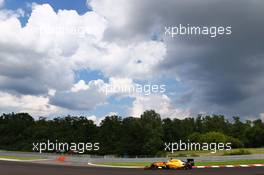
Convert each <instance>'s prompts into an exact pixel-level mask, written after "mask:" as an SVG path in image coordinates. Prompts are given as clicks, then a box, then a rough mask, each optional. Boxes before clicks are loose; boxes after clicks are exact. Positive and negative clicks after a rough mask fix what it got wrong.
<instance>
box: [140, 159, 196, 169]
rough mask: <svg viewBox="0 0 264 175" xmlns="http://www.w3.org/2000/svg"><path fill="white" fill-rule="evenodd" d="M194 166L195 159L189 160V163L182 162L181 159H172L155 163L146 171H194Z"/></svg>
mask: <svg viewBox="0 0 264 175" xmlns="http://www.w3.org/2000/svg"><path fill="white" fill-rule="evenodd" d="M193 166H194V159H187V161H182V160H179V159H170V160H168V161H167V162H154V163H152V164H151V165H150V166H149V167H145V169H183V170H188V169H192V167H193Z"/></svg>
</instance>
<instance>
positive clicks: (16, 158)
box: [0, 156, 42, 160]
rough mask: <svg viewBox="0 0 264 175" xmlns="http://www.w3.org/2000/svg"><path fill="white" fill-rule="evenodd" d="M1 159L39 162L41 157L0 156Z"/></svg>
mask: <svg viewBox="0 0 264 175" xmlns="http://www.w3.org/2000/svg"><path fill="white" fill-rule="evenodd" d="M0 159H11V160H38V159H42V158H41V157H16V156H0Z"/></svg>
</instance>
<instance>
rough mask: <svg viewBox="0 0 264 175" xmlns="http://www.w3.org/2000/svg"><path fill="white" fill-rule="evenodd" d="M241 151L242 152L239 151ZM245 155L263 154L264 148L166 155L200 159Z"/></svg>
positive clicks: (183, 152)
mask: <svg viewBox="0 0 264 175" xmlns="http://www.w3.org/2000/svg"><path fill="white" fill-rule="evenodd" d="M241 150H242V151H241ZM247 154H264V148H240V149H232V150H230V151H217V152H216V153H211V151H177V152H174V153H168V156H169V157H202V156H226V155H247Z"/></svg>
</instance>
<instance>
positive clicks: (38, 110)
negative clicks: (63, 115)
mask: <svg viewBox="0 0 264 175" xmlns="http://www.w3.org/2000/svg"><path fill="white" fill-rule="evenodd" d="M7 109H9V110H8V111H7V112H28V113H30V114H32V115H33V116H47V115H50V114H52V113H53V114H54V113H56V112H58V111H60V109H59V108H58V107H55V106H53V105H50V104H49V99H48V98H47V97H43V96H40V97H36V96H31V95H22V96H15V95H11V94H8V93H3V92H0V111H2V112H6V110H7Z"/></svg>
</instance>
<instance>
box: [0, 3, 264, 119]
mask: <svg viewBox="0 0 264 175" xmlns="http://www.w3.org/2000/svg"><path fill="white" fill-rule="evenodd" d="M263 16H264V1H262V0H252V1H248V0H234V1H228V0H215V1H212V0H202V1H197V0H186V1H180V0H155V1H153V0H88V1H86V0H74V1H62V0H24V1H17V0H0V112H1V113H7V112H29V113H30V114H31V115H33V116H35V117H38V116H47V117H52V116H58V115H65V114H73V115H85V116H90V117H91V119H93V120H100V119H101V118H102V117H103V116H105V115H108V114H119V115H122V116H129V115H132V116H135V117H138V116H140V114H141V113H142V112H143V111H144V110H147V109H155V110H156V111H157V112H159V113H160V114H161V115H162V116H163V117H172V118H173V117H178V118H184V117H187V116H196V115H197V114H198V113H199V114H201V113H202V114H225V115H227V116H229V117H232V116H237V115H239V116H241V117H243V118H244V119H252V118H261V117H262V118H264V93H263V92H264V69H263V68H264V34H263V32H264V19H263ZM179 24H183V25H187V24H189V25H191V26H232V34H231V35H229V36H225V35H222V36H219V37H215V38H211V37H209V36H196V35H195V36H194V35H188V36H187V35H186V36H179V37H174V38H171V37H168V36H166V35H164V32H165V27H166V26H178V25H179ZM136 84H139V85H149V84H151V85H153V84H155V85H160V86H161V85H165V86H166V91H165V92H162V93H161V92H160V93H151V94H149V95H146V94H143V93H138V92H133V93H127V92H111V93H105V91H103V90H102V89H104V88H105V87H109V86H118V87H126V86H134V85H136Z"/></svg>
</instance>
